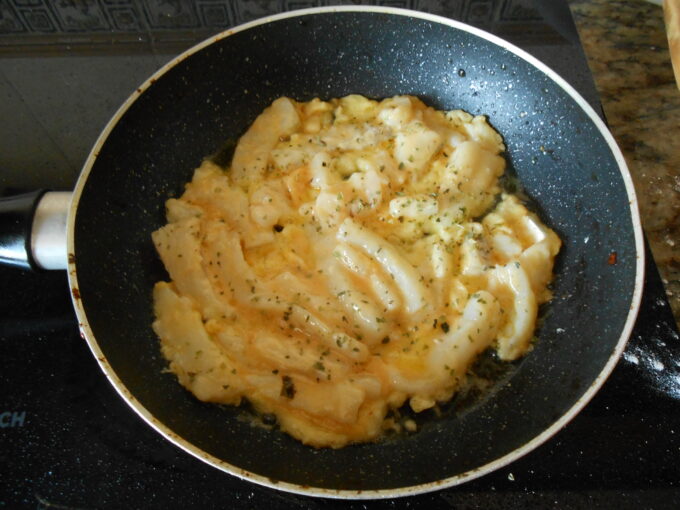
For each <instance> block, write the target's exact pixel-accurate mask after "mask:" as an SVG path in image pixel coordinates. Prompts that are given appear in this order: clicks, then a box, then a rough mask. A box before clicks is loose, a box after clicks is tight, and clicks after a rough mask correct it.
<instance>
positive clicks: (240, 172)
mask: <svg viewBox="0 0 680 510" xmlns="http://www.w3.org/2000/svg"><path fill="white" fill-rule="evenodd" d="M504 149H505V147H504V145H503V142H502V139H501V137H500V135H499V134H498V133H496V132H495V131H494V130H493V129H492V128H491V127H490V126H489V124H488V123H487V121H486V119H485V118H484V117H482V116H477V117H473V116H471V115H469V114H468V113H465V112H463V111H458V110H457V111H449V112H441V111H435V110H434V109H432V108H430V107H427V106H426V105H425V104H423V103H422V102H421V101H420V100H418V99H417V98H415V97H410V96H397V97H393V98H390V99H385V100H383V101H380V102H378V101H373V100H370V99H367V98H365V97H362V96H358V95H351V96H347V97H344V98H341V99H333V100H331V101H320V100H318V99H314V100H312V101H310V102H307V103H301V102H296V101H294V100H291V99H288V98H285V97H283V98H280V99H277V100H276V101H274V102H273V103H272V105H271V106H270V107H268V108H267V109H266V110H264V112H263V113H262V114H261V115H260V116H259V117H258V118H257V119H256V120H255V122H254V123H253V124H252V126H251V127H250V128H249V130H248V131H247V132H246V133H245V134H244V135H243V137H242V138H241V139H240V141H239V143H238V145H237V147H236V149H235V153H234V157H233V161H232V164H231V167H230V168H228V169H224V168H220V167H218V166H217V165H215V164H214V163H211V162H210V161H205V162H204V163H203V164H202V165H201V166H200V167H199V168H198V169H197V170H196V171H195V173H194V176H193V180H192V181H191V182H190V183H189V184H187V186H186V191H185V192H184V194H183V195H182V197H181V198H179V199H170V200H168V202H167V204H166V205H167V220H168V223H167V225H165V226H164V227H162V228H160V229H159V230H157V231H156V232H154V233H153V242H154V244H155V246H156V249H157V251H158V253H159V254H160V257H161V259H162V260H163V263H164V264H165V267H166V268H167V271H168V273H169V275H170V278H171V280H172V281H171V282H159V283H157V284H156V286H155V288H154V304H155V315H156V320H155V322H154V323H153V328H154V330H155V332H156V333H157V335H158V336H159V338H160V340H161V347H162V352H163V354H164V356H165V357H166V358H167V359H168V360H169V363H170V370H171V371H172V372H174V373H175V374H176V375H177V377H178V379H179V382H180V383H181V384H182V385H183V386H184V387H186V388H187V389H188V390H189V391H191V392H192V393H193V394H194V395H195V396H196V397H197V398H198V399H200V400H203V401H207V402H217V403H223V404H234V405H237V404H239V403H240V402H241V400H242V399H243V398H245V399H247V400H248V401H250V402H251V403H252V405H253V406H254V407H255V408H256V409H257V410H258V411H259V412H261V413H268V414H273V415H275V416H276V419H277V421H278V424H279V426H280V428H281V429H282V430H284V431H286V432H287V433H289V434H291V435H292V436H294V437H296V438H298V439H300V440H301V441H303V442H304V443H306V444H309V445H313V446H316V447H326V446H328V447H334V448H338V447H342V446H344V445H346V444H349V443H356V442H364V441H370V440H374V439H376V438H378V437H379V436H380V435H381V433H382V432H383V430H384V429H385V428H386V422H387V421H388V420H386V416H387V414H388V412H389V410H390V409H395V408H399V407H400V406H402V405H404V404H406V403H408V404H409V405H410V406H411V408H412V409H413V410H414V411H416V412H421V411H423V410H425V409H429V408H432V407H433V406H435V405H436V404H437V403H438V402H442V401H446V400H448V399H450V398H451V397H452V396H453V394H454V393H455V392H456V390H457V388H458V387H459V386H460V384H461V381H462V380H463V378H464V376H465V373H466V371H467V370H468V367H469V366H470V364H471V363H472V362H473V361H474V360H475V358H476V357H477V356H478V355H479V354H480V353H481V352H482V351H484V350H486V349H488V348H493V349H495V350H496V352H497V354H498V357H499V358H500V359H502V360H514V359H517V358H518V357H520V356H522V355H523V354H524V353H525V352H526V351H527V349H528V348H529V346H530V340H531V338H532V336H533V334H534V329H535V325H536V314H537V307H538V305H539V304H540V303H542V302H545V301H547V300H549V299H550V297H551V295H550V291H549V289H548V284H549V283H550V281H551V279H552V269H553V261H554V258H555V256H556V254H557V252H558V251H559V248H560V240H559V238H558V237H557V235H556V234H555V233H554V232H553V231H552V230H551V229H549V228H548V227H546V226H545V225H543V223H542V222H541V221H540V220H539V218H537V217H536V216H535V215H534V214H532V213H531V212H529V211H528V210H527V209H526V208H525V207H524V205H522V203H521V202H520V201H519V200H518V199H517V198H516V197H515V196H513V195H510V194H506V193H502V192H501V188H500V187H499V184H498V179H499V177H500V176H501V175H502V174H503V172H504V167H505V162H504V159H503V158H502V157H501V156H500V153H501V152H502V151H503V150H504Z"/></svg>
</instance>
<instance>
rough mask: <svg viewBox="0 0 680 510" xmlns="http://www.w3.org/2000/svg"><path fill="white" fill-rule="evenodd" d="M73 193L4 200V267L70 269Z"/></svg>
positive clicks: (0, 219) (0, 217) (0, 227)
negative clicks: (68, 235) (68, 240)
mask: <svg viewBox="0 0 680 510" xmlns="http://www.w3.org/2000/svg"><path fill="white" fill-rule="evenodd" d="M70 203H71V193H70V192H63V191H47V190H39V191H34V192H31V193H26V194H23V195H17V196H14V197H8V198H3V199H1V200H0V264H7V265H10V266H15V267H19V268H22V269H34V270H38V269H66V267H67V256H66V221H67V217H68V210H69V206H70Z"/></svg>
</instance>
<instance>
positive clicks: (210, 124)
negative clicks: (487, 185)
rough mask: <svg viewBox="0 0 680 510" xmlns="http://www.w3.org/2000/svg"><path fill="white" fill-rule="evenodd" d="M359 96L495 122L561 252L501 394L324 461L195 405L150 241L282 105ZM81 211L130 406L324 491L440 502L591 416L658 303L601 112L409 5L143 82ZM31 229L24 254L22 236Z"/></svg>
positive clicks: (89, 275)
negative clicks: (164, 335)
mask: <svg viewBox="0 0 680 510" xmlns="http://www.w3.org/2000/svg"><path fill="white" fill-rule="evenodd" d="M350 93H359V94H363V95H366V96H369V97H372V98H384V97H389V96H393V95H397V94H411V95H415V96H418V97H420V98H421V99H422V100H423V101H425V102H426V103H427V104H429V105H431V106H433V107H435V108H437V109H441V110H450V109H458V108H460V109H464V110H467V111H469V112H470V113H473V114H485V115H487V116H488V118H489V121H490V123H491V124H492V125H493V126H494V127H495V128H496V129H497V130H498V131H499V132H500V133H501V134H502V135H503V137H504V140H505V144H506V146H507V153H506V158H507V161H508V168H509V169H508V171H509V172H510V173H511V174H512V175H514V176H516V177H517V178H518V180H519V182H520V183H521V186H522V189H523V191H524V193H525V194H526V195H527V196H528V197H529V199H530V204H531V207H533V208H534V209H535V210H537V212H538V213H539V214H540V216H541V217H542V219H543V220H544V222H545V223H547V224H548V225H549V226H551V227H552V228H553V229H554V230H556V231H557V232H558V234H559V235H560V237H561V238H562V240H563V243H564V244H563V248H562V251H561V253H560V255H559V258H558V260H557V265H556V268H555V272H556V280H555V282H554V295H555V298H554V299H553V301H552V302H551V303H550V304H549V305H548V306H547V307H546V308H545V310H543V313H542V320H541V325H540V329H539V332H538V337H539V340H538V341H537V342H536V344H535V346H534V349H533V351H532V352H530V353H529V354H528V355H527V356H526V357H525V358H523V359H522V360H519V361H518V362H516V363H513V364H510V365H507V366H506V367H505V368H504V369H503V370H501V371H500V372H499V373H498V374H497V375H496V377H495V379H494V380H495V384H494V385H493V386H492V388H491V389H490V390H488V391H487V392H485V393H483V394H482V395H478V396H476V397H475V398H474V399H472V398H468V399H466V398H459V399H457V400H454V402H452V403H451V404H450V405H448V406H445V407H444V408H443V409H442V412H441V413H440V414H439V415H435V414H434V413H431V414H426V415H424V416H422V417H419V418H418V419H419V425H420V427H419V431H418V432H417V433H414V434H409V435H403V436H396V437H390V438H388V439H386V440H384V441H380V442H377V443H373V444H364V445H356V446H349V447H346V448H343V449H340V450H331V449H320V450H317V449H313V448H310V447H306V446H304V445H302V444H301V443H299V442H297V441H296V440H294V439H292V438H290V437H288V436H286V435H284V434H282V433H280V432H279V431H277V430H266V429H264V428H262V427H258V426H253V424H252V421H250V420H248V419H245V418H244V415H245V413H246V411H244V410H243V409H235V408H230V407H221V406H216V405H211V404H204V403H201V402H199V401H197V400H196V399H195V398H193V397H192V396H191V395H190V394H189V393H188V392H186V391H185V390H184V389H183V388H182V387H180V385H179V384H178V383H177V381H176V379H175V377H174V376H173V375H172V374H167V373H165V372H164V369H165V368H166V363H165V360H164V359H163V358H162V356H161V354H160V349H159V344H158V340H157V338H156V336H155V335H154V333H153V331H152V330H151V323H152V321H153V315H152V303H151V289H152V286H153V284H154V283H155V282H156V281H158V280H161V279H167V275H166V274H165V271H164V269H163V267H162V264H161V263H160V261H159V259H158V257H157V255H156V253H155V251H154V248H153V245H152V243H151V237H150V234H151V232H152V231H154V230H155V229H157V228H158V227H159V226H161V225H163V224H164V223H165V216H164V202H165V200H166V199H167V198H169V197H175V196H178V195H180V194H181V193H182V191H183V186H184V183H186V182H187V181H189V180H190V179H191V175H192V173H193V170H194V168H195V167H196V166H198V164H199V163H200V162H201V160H202V159H203V158H204V157H205V156H207V155H210V154H220V155H221V156H224V155H225V154H227V153H228V150H227V149H225V147H228V146H230V144H233V141H235V140H236V139H238V137H239V136H240V135H241V134H242V133H243V132H244V130H245V129H246V128H247V126H248V125H249V124H250V123H251V122H252V121H253V120H254V118H255V117H256V116H257V114H258V113H259V112H261V111H262V110H263V109H264V108H265V107H266V106H267V105H268V104H270V103H271V102H272V101H273V100H274V99H275V98H277V97H279V96H283V95H285V96H289V97H293V98H295V99H298V100H300V101H307V100H310V99H312V98H314V97H321V98H322V99H328V98H332V97H341V96H344V95H347V94H350ZM28 202H30V204H31V205H32V204H34V203H35V202H36V200H35V197H33V198H31V199H30V200H29V201H28ZM3 207H4V208H5V210H6V212H7V213H8V214H9V212H8V211H9V209H8V207H9V206H3ZM69 207H70V208H69V213H68V225H67V253H68V257H67V260H68V272H69V281H70V285H71V289H72V293H73V301H74V305H75V309H76V312H77V315H78V319H79V321H80V327H81V330H82V333H83V336H84V337H85V338H86V340H87V341H88V343H89V345H90V347H91V349H92V351H93V353H94V355H95V356H96V357H97V359H98V360H99V363H100V365H101V367H102V369H103V371H104V373H105V374H106V376H107V377H108V378H109V379H110V381H111V382H112V384H113V385H114V386H115V388H116V389H117V390H118V392H119V393H120V394H121V396H122V397H123V398H124V399H125V400H126V401H127V402H128V403H129V404H130V406H131V407H132V408H133V409H134V410H135V411H136V412H137V413H138V414H139V415H140V416H141V417H142V418H143V419H145V420H146V421H147V422H148V423H149V424H150V425H151V426H152V427H154V428H155V429H156V430H158V431H159V432H160V433H161V434H163V435H164V436H165V437H166V438H168V439H169V440H170V441H172V442H173V443H175V444H176V445H178V446H179V447H181V448H183V449H184V450H186V451H187V452H188V453H190V454H192V455H195V456H196V457H198V458H200V459H202V460H204V461H206V462H208V463H210V464H212V465H214V466H215V467H217V468H219V469H222V470H224V471H227V472H228V473H231V474H232V475H235V476H239V477H242V478H245V479H247V480H250V481H252V482H255V483H259V484H263V485H266V486H270V487H273V488H277V489H281V490H285V491H292V492H298V493H302V494H308V495H316V496H325V497H346V498H380V497H391V496H402V495H407V494H413V493H418V492H425V491H431V490H436V489H438V488H440V487H447V486H451V485H455V484H458V483H462V482H465V481H468V480H471V479H473V478H476V477H478V476H482V475H484V474H485V473H488V472H490V471H492V470H494V469H497V468H499V467H501V466H503V465H506V464H507V463H509V462H512V461H513V460H515V459H517V458H518V457H520V456H522V455H523V454H525V453H527V452H529V451H531V450H532V449H533V448H535V447H537V446H538V445H540V444H541V443H543V442H544V441H546V440H547V439H548V438H550V437H551V436H552V435H554V434H555V433H556V432H558V430H559V429H560V428H561V427H563V426H564V425H565V424H566V423H567V422H568V421H569V420H570V419H571V418H572V417H573V416H574V415H575V414H576V413H577V412H578V411H579V410H580V409H581V408H583V406H584V405H585V404H586V403H587V402H588V401H589V399H590V398H591V397H592V396H593V395H594V394H595V392H596V391H597V390H598V389H599V387H600V386H601V385H602V383H603V382H604V380H605V379H606V377H607V376H608V375H609V373H610V372H611V370H612V369H613V367H614V365H615V364H616V361H617V359H618V357H619V355H620V354H621V352H622V350H623V347H624V345H625V342H626V340H627V338H628V336H629V334H630V331H631V328H632V326H633V322H634V320H635V316H636V313H637V308H638V305H639V300H640V296H641V291H642V277H643V269H642V268H643V260H642V258H643V248H642V232H641V228H640V220H639V216H638V213H637V202H636V199H635V196H634V192H633V186H632V182H631V179H630V176H629V174H628V171H627V169H626V166H625V163H624V161H623V158H622V156H621V154H620V152H619V150H618V148H617V147H616V145H615V143H614V141H613V139H612V137H611V135H610V134H609V133H608V131H607V130H606V128H605V127H604V125H603V123H602V122H601V121H600V120H599V118H598V117H597V115H596V114H595V113H594V112H593V111H592V109H591V108H590V107H589V106H588V105H587V104H586V102H585V101H584V100H583V99H582V98H581V97H580V96H578V94H577V93H576V92H575V91H574V90H573V89H572V88H571V87H570V86H569V85H568V84H566V82H564V81H563V80H562V79H561V78H559V76H557V75H556V74H555V73H554V72H552V71H550V70H549V69H548V68H547V67H545V66H544V65H542V64H541V63H540V62H538V61H536V60H535V59H534V58H532V57H530V56H529V55H527V54H526V53H524V52H523V51H521V50H519V49H517V48H515V47H512V46H511V45H510V44H508V43H506V42H504V41H502V40H500V39H498V38H496V37H493V36H490V35H488V34H486V33H483V32H481V31H479V30H477V29H473V28H470V27H468V26H466V25H463V24H461V23H457V22H454V21H451V20H448V19H444V18H439V17H435V16H430V15H426V14H422V13H416V12H411V11H404V10H395V9H386V8H324V9H312V10H305V11H296V12H292V13H287V14H284V15H280V16H275V17H272V18H269V19H266V20H260V21H257V22H253V23H249V24H247V25H243V26H241V27H238V28H235V29H233V30H229V31H227V32H225V33H222V34H220V35H218V36H215V37H214V38H213V39H211V40H209V41H206V42H205V43H203V44H200V45H198V46H197V47H195V48H193V49H191V50H189V51H188V52H186V53H184V54H183V55H181V56H179V57H178V58H177V59H175V60H174V61H172V62H171V63H169V64H168V65H167V66H165V67H164V68H163V69H161V70H160V71H159V72H158V73H156V74H155V75H154V76H153V77H152V78H150V79H149V80H148V81H147V82H145V83H144V84H143V85H142V86H141V87H140V88H139V89H138V90H137V91H135V92H134V93H133V94H132V96H131V97H130V98H129V99H128V101H127V102H126V103H125V104H124V105H123V106H122V107H121V109H120V110H119V112H118V113H117V114H116V115H115V116H114V118H113V119H112V120H111V121H110V123H109V124H108V125H107V127H106V128H105V130H104V132H103V133H102V134H101V136H100V138H99V140H98V141H97V143H96V145H95V147H94V148H93V150H92V152H91V154H90V157H89V158H88V160H87V163H86V165H85V167H84V170H83V172H82V175H81V176H80V179H79V180H78V183H77V185H76V189H75V192H74V194H73V197H72V199H71V201H70V205H69ZM12 221H14V220H12ZM15 234H16V235H15V237H14V245H16V244H17V239H20V238H21V231H20V230H15ZM22 242H23V241H22ZM7 244H10V243H7ZM27 246H29V252H30V244H27ZM29 258H30V256H29Z"/></svg>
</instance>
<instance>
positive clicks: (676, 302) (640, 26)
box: [569, 0, 680, 325]
mask: <svg viewBox="0 0 680 510" xmlns="http://www.w3.org/2000/svg"><path fill="white" fill-rule="evenodd" d="M569 3H570V7H571V9H572V12H573V15H574V19H575V21H576V25H577V28H578V31H579V35H580V37H581V41H582V43H583V47H584V49H585V53H586V55H587V57H588V63H589V65H590V68H591V71H592V73H593V76H594V78H595V83H596V85H597V88H598V91H599V93H600V97H601V100H602V107H603V109H604V113H605V116H606V117H607V121H608V122H609V126H610V129H611V131H612V133H613V135H614V138H615V139H616V141H617V142H618V144H619V146H620V147H621V150H622V151H623V154H624V156H625V158H626V161H627V163H628V166H629V168H630V172H631V174H632V176H633V182H634V184H635V189H636V192H637V196H638V201H639V204H640V214H641V216H642V225H643V228H644V230H645V233H646V235H647V239H648V241H649V243H650V246H651V249H652V252H653V254H654V259H655V260H656V263H657V265H658V267H659V272H660V273H661V278H662V280H663V283H664V285H665V287H666V294H667V296H668V300H669V301H670V304H671V307H672V308H673V313H674V315H675V319H676V322H677V323H678V324H679V325H680V90H679V89H678V85H677V84H676V82H675V79H674V75H673V68H672V66H671V60H670V56H669V52H668V39H667V37H666V32H665V27H664V21H663V9H662V8H661V7H660V6H657V5H653V4H651V3H648V2H644V1H642V0H570V2H569Z"/></svg>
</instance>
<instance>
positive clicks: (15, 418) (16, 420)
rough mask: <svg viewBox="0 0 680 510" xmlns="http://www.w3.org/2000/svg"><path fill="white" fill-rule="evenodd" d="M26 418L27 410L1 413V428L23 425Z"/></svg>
mask: <svg viewBox="0 0 680 510" xmlns="http://www.w3.org/2000/svg"><path fill="white" fill-rule="evenodd" d="M25 419H26V411H21V412H18V411H14V412H12V411H5V412H4V413H0V429H6V428H9V427H23V426H24V420H25Z"/></svg>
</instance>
